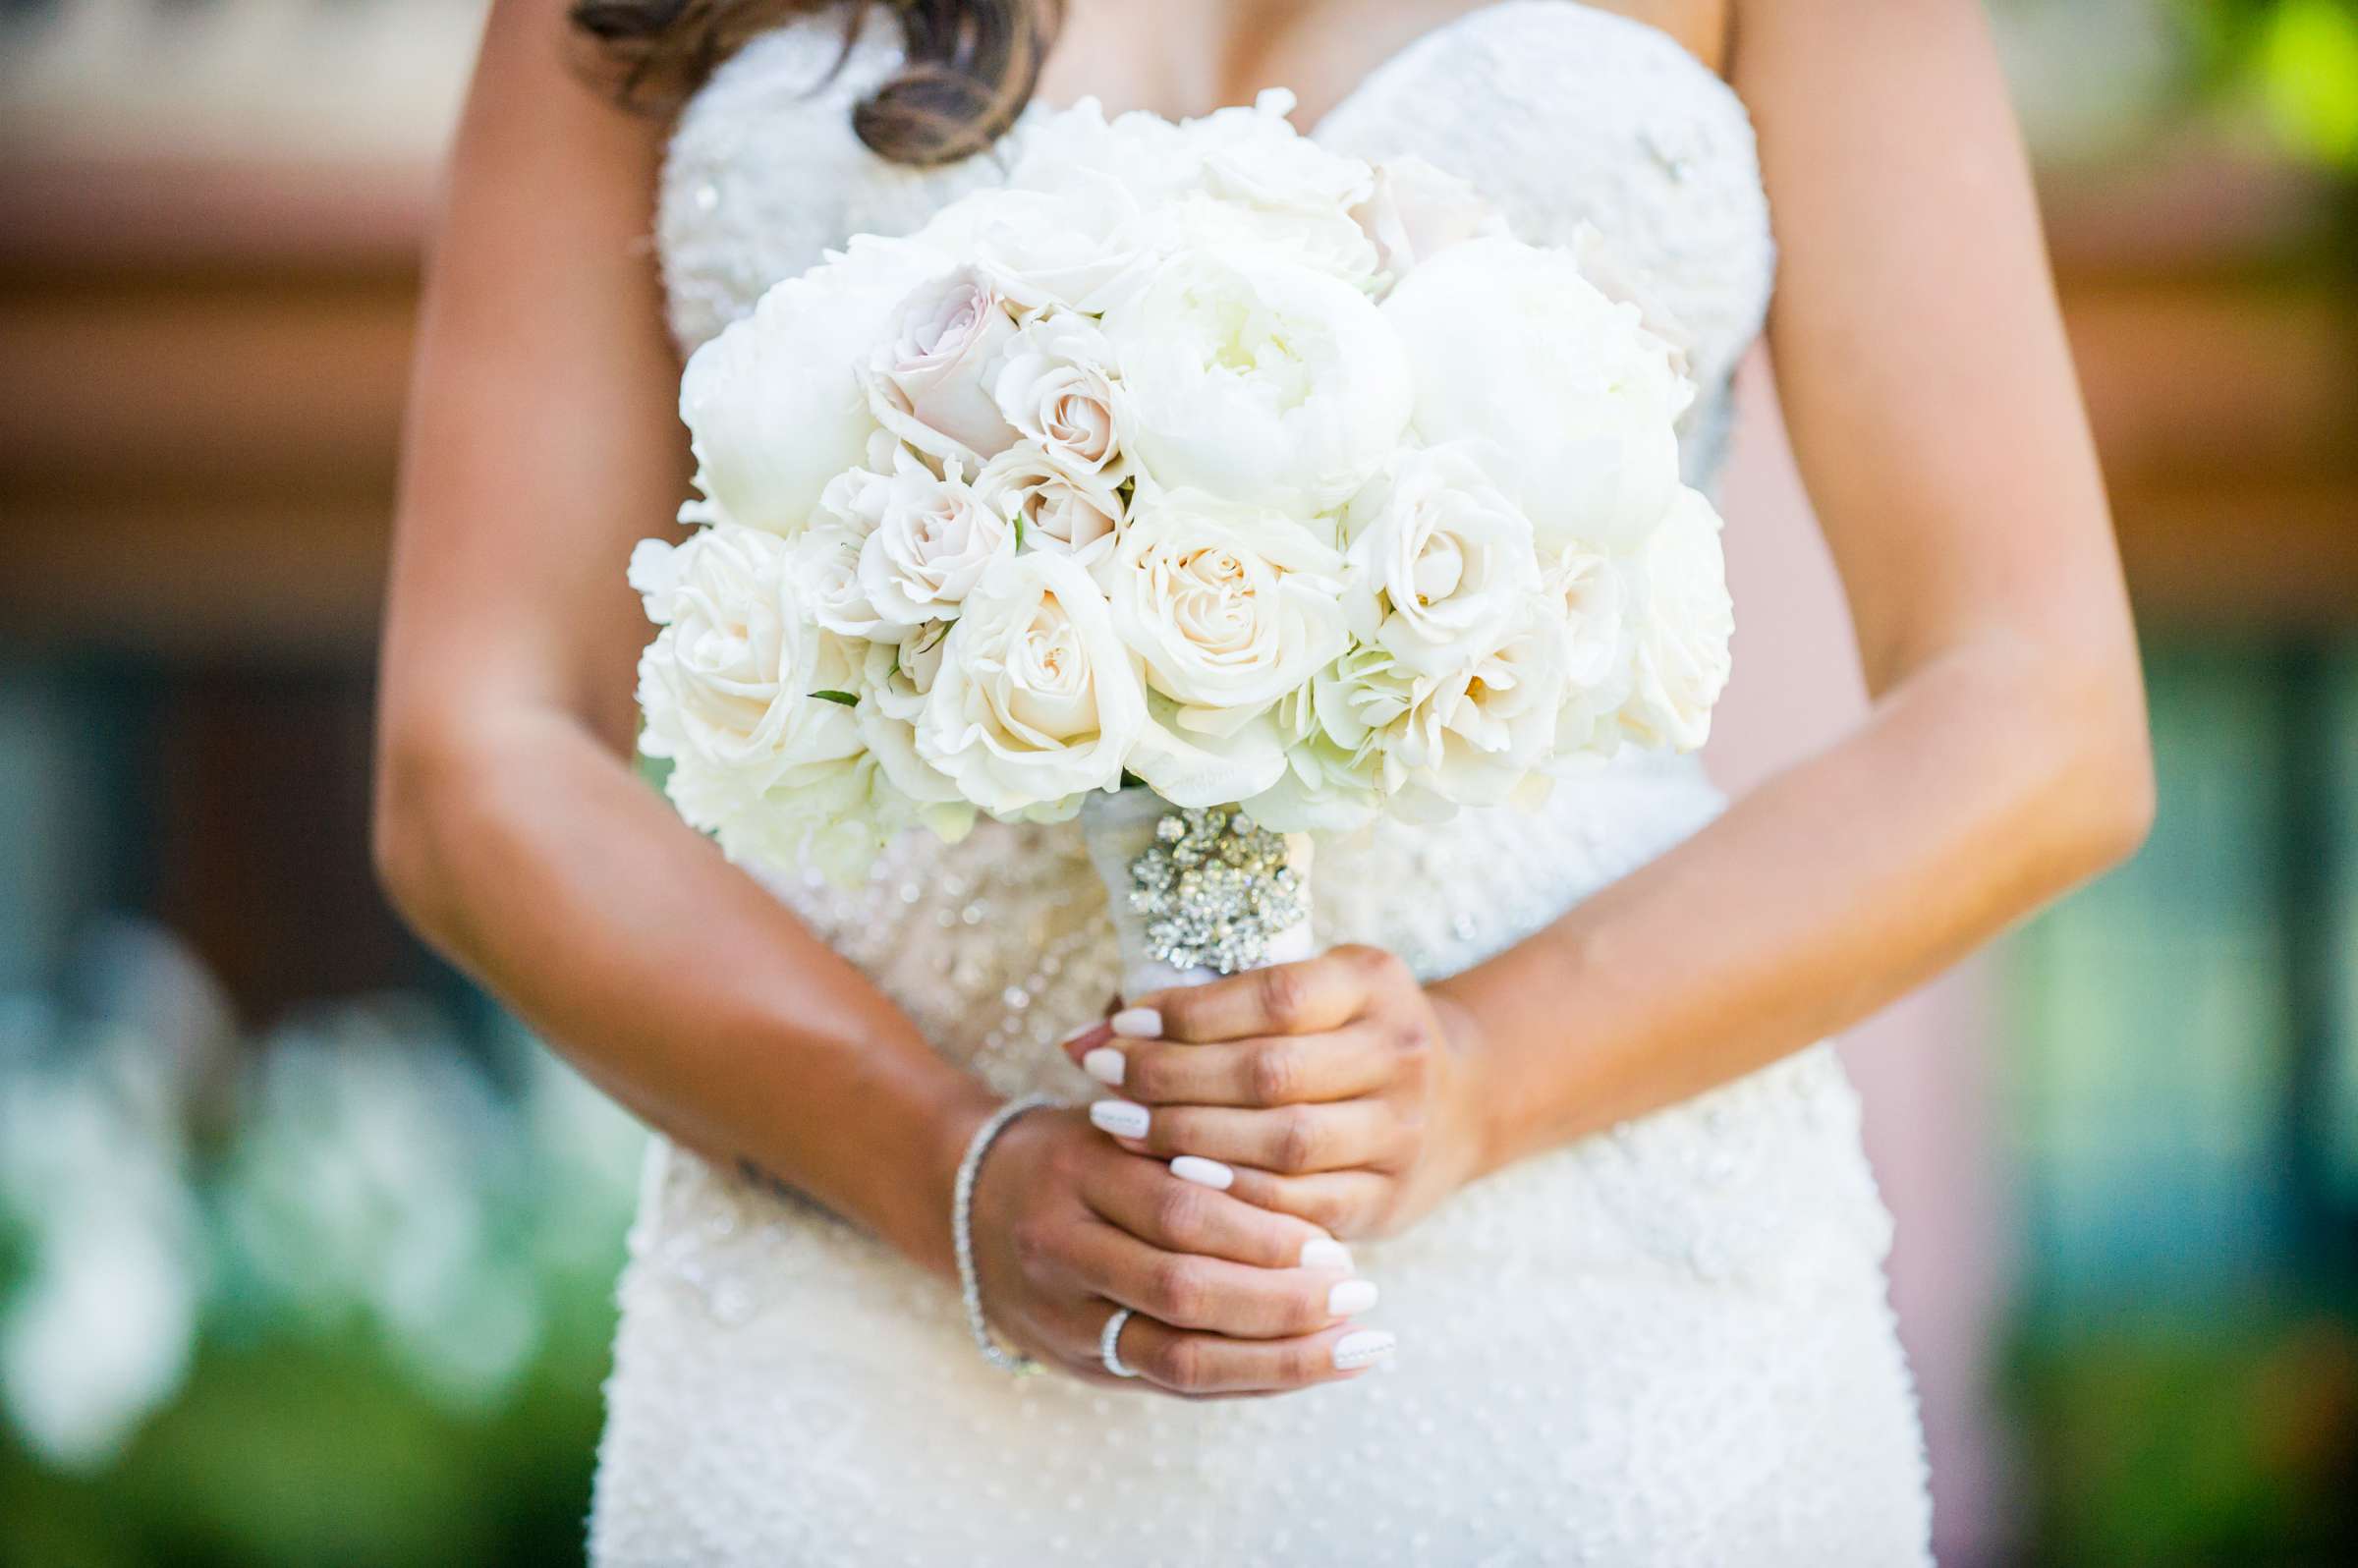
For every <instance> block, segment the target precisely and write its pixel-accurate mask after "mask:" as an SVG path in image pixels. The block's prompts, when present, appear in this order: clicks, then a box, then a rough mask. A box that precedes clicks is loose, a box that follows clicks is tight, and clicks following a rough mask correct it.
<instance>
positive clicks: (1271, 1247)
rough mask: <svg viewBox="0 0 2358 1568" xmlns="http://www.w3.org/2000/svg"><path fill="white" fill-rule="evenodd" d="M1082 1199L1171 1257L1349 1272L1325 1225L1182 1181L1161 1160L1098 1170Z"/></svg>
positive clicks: (1132, 1161) (1129, 1161)
mask: <svg viewBox="0 0 2358 1568" xmlns="http://www.w3.org/2000/svg"><path fill="white" fill-rule="evenodd" d="M1081 1197H1082V1199H1083V1201H1084V1202H1086V1203H1087V1204H1089V1206H1090V1207H1091V1208H1092V1209H1094V1210H1095V1212H1096V1214H1097V1216H1098V1217H1099V1218H1101V1219H1104V1220H1106V1221H1108V1222H1110V1223H1112V1224H1115V1225H1119V1226H1120V1227H1121V1228H1122V1229H1124V1230H1126V1231H1128V1232H1129V1233H1130V1234H1131V1235H1133V1236H1136V1237H1137V1238H1139V1240H1141V1241H1145V1242H1151V1243H1152V1244H1153V1245H1154V1246H1156V1247H1159V1248H1161V1249H1162V1250H1163V1251H1165V1252H1172V1253H1197V1254H1201V1255H1202V1256H1204V1257H1206V1258H1225V1259H1227V1260H1229V1261H1230V1262H1233V1263H1251V1264H1253V1265H1254V1266H1255V1267H1257V1268H1299V1267H1304V1266H1311V1267H1328V1268H1336V1272H1337V1277H1340V1275H1341V1274H1342V1273H1347V1272H1348V1271H1349V1270H1348V1268H1347V1267H1342V1268H1337V1267H1336V1265H1337V1264H1338V1263H1339V1262H1340V1260H1338V1259H1336V1258H1335V1252H1334V1240H1333V1238H1332V1237H1330V1236H1328V1235H1327V1234H1326V1233H1325V1232H1324V1231H1322V1230H1320V1229H1319V1227H1318V1226H1316V1225H1313V1224H1311V1223H1310V1222H1309V1221H1307V1220H1303V1219H1299V1218H1296V1217H1295V1216H1294V1215H1292V1214H1287V1213H1281V1212H1279V1211H1277V1210H1275V1209H1273V1208H1268V1207H1265V1206H1257V1205H1255V1204H1248V1203H1244V1202H1242V1201H1240V1200H1238V1199H1234V1198H1231V1197H1229V1196H1228V1195H1227V1194H1226V1193H1224V1192H1221V1191H1219V1190H1218V1189H1217V1188H1216V1187H1214V1186H1210V1185H1207V1184H1205V1183H1203V1182H1201V1181H1196V1180H1183V1179H1181V1177H1179V1176H1176V1175H1173V1174H1172V1173H1171V1169H1170V1167H1169V1166H1167V1165H1165V1164H1163V1163H1162V1162H1161V1161H1160V1160H1155V1159H1125V1160H1118V1161H1111V1162H1108V1163H1107V1164H1106V1165H1105V1166H1103V1167H1100V1168H1098V1169H1095V1170H1093V1171H1092V1173H1091V1174H1090V1176H1089V1177H1088V1179H1087V1180H1086V1181H1085V1182H1084V1183H1083V1185H1082V1189H1081ZM1319 1243H1324V1244H1325V1245H1324V1248H1323V1249H1321V1248H1320V1247H1319V1245H1318V1244H1319ZM1321 1255H1322V1256H1321Z"/></svg>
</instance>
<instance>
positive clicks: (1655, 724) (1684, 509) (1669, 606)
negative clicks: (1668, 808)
mask: <svg viewBox="0 0 2358 1568" xmlns="http://www.w3.org/2000/svg"><path fill="white" fill-rule="evenodd" d="M1633 575H1634V577H1635V578H1636V581H1637V584H1638V592H1637V595H1636V596H1637V602H1638V606H1639V608H1638V611H1637V670H1636V674H1637V690H1636V692H1635V693H1634V694H1633V695H1632V696H1631V698H1630V700H1629V705H1628V707H1626V708H1625V709H1623V711H1622V724H1623V726H1624V727H1625V728H1626V729H1628V731H1629V732H1630V735H1631V737H1632V738H1633V739H1635V740H1636V741H1637V742H1638V743H1639V744H1640V745H1642V746H1666V747H1671V748H1674V749H1676V750H1678V751H1682V752H1691V751H1693V750H1695V749H1696V748H1697V747H1700V746H1701V745H1703V743H1704V742H1705V741H1706V740H1708V739H1709V738H1710V736H1711V733H1712V705H1713V704H1714V703H1716V702H1717V701H1718V700H1719V694H1720V693H1721V692H1723V691H1725V690H1726V689H1727V677H1728V672H1729V670H1730V668H1731V667H1732V666H1731V663H1730V659H1729V654H1728V644H1729V641H1730V639H1731V638H1732V637H1733V636H1734V634H1735V628H1736V614H1735V605H1734V603H1733V602H1732V601H1731V600H1730V599H1729V598H1728V593H1727V562H1726V558H1725V556H1724V555H1723V554H1722V553H1721V551H1720V545H1719V515H1718V514H1717V513H1716V512H1714V511H1712V503H1711V502H1710V501H1708V500H1706V499H1705V498H1704V497H1703V496H1702V495H1701V494H1700V493H1699V492H1697V491H1694V490H1681V491H1680V492H1679V493H1678V497H1677V499H1676V501H1675V502H1674V503H1673V504H1672V506H1671V508H1670V513H1669V515H1668V516H1667V517H1666V518H1664V519H1663V520H1662V525H1661V527H1660V528H1658V529H1656V531H1655V532H1654V536H1653V537H1652V538H1650V539H1648V540H1647V541H1646V545H1645V548H1644V549H1643V550H1642V551H1641V552H1640V553H1639V555H1638V557H1637V560H1636V561H1635V563H1634V565H1633Z"/></svg>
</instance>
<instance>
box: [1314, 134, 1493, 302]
mask: <svg viewBox="0 0 2358 1568" xmlns="http://www.w3.org/2000/svg"><path fill="white" fill-rule="evenodd" d="M1351 216H1352V218H1353V219H1354V220H1355V221H1356V222H1357V223H1358V224H1359V226H1360V229H1361V230H1362V231H1363V232H1364V233H1365V234H1366V235H1367V237H1368V240H1369V242H1370V243H1371V244H1372V245H1374V246H1375V270H1376V278H1377V285H1378V293H1381V292H1383V291H1387V290H1389V289H1390V288H1391V287H1392V286H1393V285H1394V284H1397V283H1398V282H1399V281H1400V279H1402V278H1404V277H1406V276H1407V275H1408V274H1409V272H1410V271H1411V270H1412V269H1413V268H1415V267H1416V266H1417V265H1418V264H1419V263H1420V262H1424V261H1430V260H1432V258H1433V257H1434V256H1436V255H1438V254H1440V253H1441V252H1443V251H1446V250H1448V249H1449V248H1450V247H1451V246H1456V245H1463V244H1465V242H1467V241H1468V240H1472V239H1476V238H1478V237H1481V236H1484V235H1503V234H1505V233H1506V222H1505V220H1504V219H1503V218H1501V217H1500V216H1499V215H1498V209H1497V208H1496V207H1494V206H1492V205H1491V204H1490V203H1489V201H1488V199H1487V198H1486V197H1484V196H1482V194H1481V193H1480V192H1478V191H1476V190H1475V189H1474V188H1473V187H1472V186H1470V185H1468V184H1466V182H1465V181H1463V180H1460V179H1459V178H1458V177H1457V176H1456V175H1453V174H1447V173H1444V172H1443V171H1441V170H1439V169H1436V168H1434V167H1433V166H1432V164H1430V163H1427V162H1426V161H1425V160H1424V159H1423V158H1394V159H1392V160H1390V161H1388V162H1385V163H1379V164H1377V165H1375V178H1374V181H1373V183H1372V185H1371V188H1370V190H1369V193H1368V196H1367V197H1366V199H1365V200H1363V201H1361V202H1360V203H1359V204H1358V205H1357V206H1355V207H1353V208H1352V209H1351Z"/></svg>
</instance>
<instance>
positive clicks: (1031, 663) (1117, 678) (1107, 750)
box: [917, 550, 1146, 816]
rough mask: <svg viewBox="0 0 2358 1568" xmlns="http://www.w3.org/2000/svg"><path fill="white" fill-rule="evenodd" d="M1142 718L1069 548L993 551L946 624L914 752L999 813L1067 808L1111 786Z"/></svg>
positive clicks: (1123, 658) (1124, 656)
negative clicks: (960, 609)
mask: <svg viewBox="0 0 2358 1568" xmlns="http://www.w3.org/2000/svg"><path fill="white" fill-rule="evenodd" d="M1145 722H1146V698H1145V695H1144V693H1143V692H1142V690H1141V689H1140V687H1139V684H1138V676H1137V674H1136V672H1135V671H1134V670H1133V669H1132V668H1131V663H1130V654H1129V650H1128V649H1126V648H1125V647H1123V645H1122V641H1121V639H1120V638H1119V637H1118V636H1116V635H1115V633H1114V630H1113V619H1112V617H1111V616H1109V615H1108V614H1107V613H1106V610H1105V600H1104V596H1103V594H1101V593H1100V592H1099V591H1098V589H1097V587H1096V585H1095V583H1093V582H1091V581H1090V579H1089V574H1088V573H1087V572H1085V571H1083V570H1082V569H1081V568H1080V567H1079V566H1078V565H1076V564H1075V563H1074V562H1073V561H1072V560H1071V559H1069V558H1068V557H1066V556H1062V555H1057V554H1052V553H1049V552H1046V551H1039V550H1035V551H1027V552H1026V553H1024V554H1021V555H1013V556H1005V557H1002V558H1001V559H999V560H997V561H994V562H993V563H992V564H991V568H990V570H989V571H987V572H985V573H984V574H983V581H982V583H981V584H979V585H978V586H977V587H976V588H975V590H974V591H973V592H972V593H970V594H968V595H967V599H966V605H965V611H964V613H963V614H962V615H960V616H959V618H958V622H957V624H956V625H955V626H953V627H952V628H951V630H950V635H949V638H948V641H947V643H946V644H944V646H943V649H942V660H941V667H940V669H939V670H938V671H936V672H935V674H934V676H933V687H932V690H931V692H929V693H928V694H927V695H926V706H925V711H924V713H923V715H922V716H921V717H920V719H919V720H918V725H917V751H918V755H919V756H922V757H924V758H925V759H926V761H927V762H930V763H931V764H932V765H933V766H935V767H937V768H939V769H940V770H941V771H942V772H943V773H944V774H946V775H948V776H949V777H950V778H951V779H952V780H954V781H955V782H956V783H957V785H958V790H959V793H960V795H962V796H963V797H964V798H965V799H967V800H968V801H971V802H973V803H974V804H975V805H976V806H978V807H980V808H982V809H983V811H986V812H991V813H993V814H994V815H1000V816H1012V815H1020V814H1024V813H1027V812H1041V811H1060V810H1067V809H1069V808H1070V807H1072V806H1073V805H1075V804H1077V798H1078V797H1079V796H1080V795H1082V794H1083V793H1085V792H1087V791H1089V790H1096V789H1112V788H1114V787H1115V786H1117V785H1118V784H1120V782H1121V777H1122V768H1123V765H1124V763H1125V762H1126V760H1127V759H1128V757H1129V755H1130V751H1131V749H1132V747H1133V746H1135V745H1136V744H1137V741H1138V737H1139V732H1140V730H1141V729H1142V728H1144V726H1145Z"/></svg>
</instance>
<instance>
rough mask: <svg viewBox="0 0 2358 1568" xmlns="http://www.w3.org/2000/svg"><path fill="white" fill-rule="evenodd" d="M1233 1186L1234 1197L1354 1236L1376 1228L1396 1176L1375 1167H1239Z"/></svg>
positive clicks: (1332, 1232) (1232, 1176)
mask: <svg viewBox="0 0 2358 1568" xmlns="http://www.w3.org/2000/svg"><path fill="white" fill-rule="evenodd" d="M1227 1191H1228V1196H1229V1197H1231V1198H1235V1199H1240V1200H1242V1201H1243V1202H1245V1203H1248V1204H1253V1205H1254V1206H1255V1207H1258V1208H1267V1209H1272V1210H1274V1211H1276V1212H1277V1213H1280V1214H1291V1215H1293V1216H1294V1217H1296V1218H1297V1219H1305V1220H1308V1221H1309V1222H1310V1223H1311V1224H1313V1225H1316V1226H1318V1227H1319V1229H1320V1230H1322V1231H1324V1232H1326V1233H1327V1234H1328V1235H1331V1236H1334V1237H1336V1238H1338V1239H1340V1240H1343V1241H1350V1240H1353V1239H1356V1238H1359V1237H1363V1236H1372V1235H1375V1233H1376V1229H1377V1226H1378V1224H1379V1222H1380V1220H1381V1218H1382V1215H1383V1213H1384V1208H1385V1205H1386V1204H1388V1203H1390V1201H1391V1197H1392V1180H1391V1178H1390V1177H1388V1176H1383V1175H1379V1174H1377V1173H1376V1172H1375V1171H1370V1170H1336V1171H1326V1172H1323V1173H1321V1174H1319V1175H1316V1176H1278V1175H1275V1174H1272V1173H1271V1172H1269V1171H1265V1170H1253V1169H1250V1168H1247V1167H1242V1166H1239V1167H1237V1168H1235V1169H1232V1170H1230V1171H1229V1173H1228V1189H1227Z"/></svg>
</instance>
